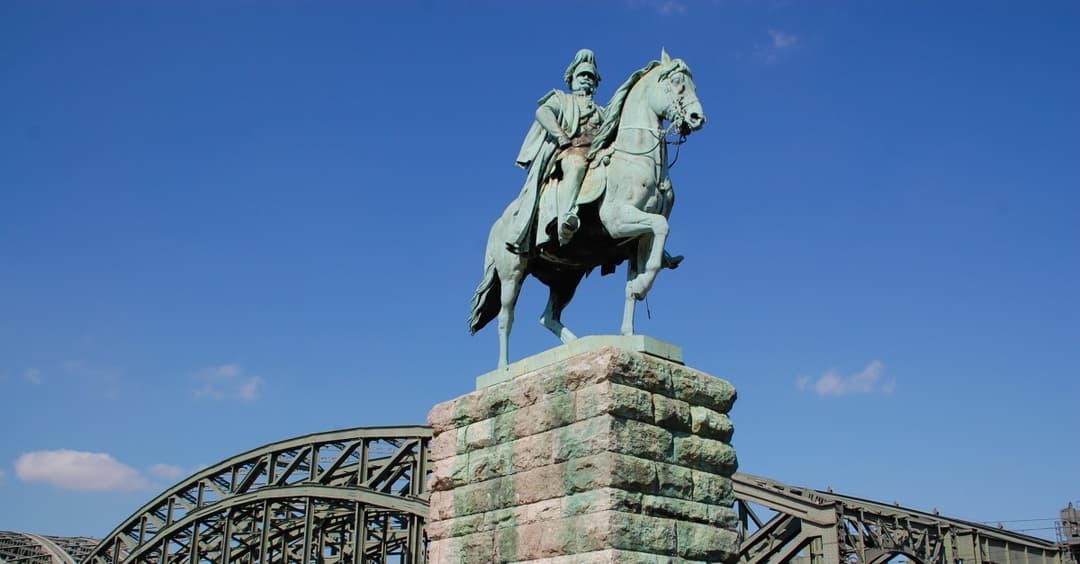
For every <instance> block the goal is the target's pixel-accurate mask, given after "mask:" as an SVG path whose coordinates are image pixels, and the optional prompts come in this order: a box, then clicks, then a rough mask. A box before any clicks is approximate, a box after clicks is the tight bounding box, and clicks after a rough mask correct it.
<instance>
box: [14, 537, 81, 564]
mask: <svg viewBox="0 0 1080 564" xmlns="http://www.w3.org/2000/svg"><path fill="white" fill-rule="evenodd" d="M97 543H98V541H97V539H91V538H86V537H50V536H45V535H32V534H30V533H15V532H11V531H0V563H11V564H15V563H16V562H17V563H18V564H75V563H76V562H78V561H80V560H82V559H83V558H84V557H85V556H86V555H88V554H90V551H91V550H92V549H93V548H94V545H96V544H97Z"/></svg>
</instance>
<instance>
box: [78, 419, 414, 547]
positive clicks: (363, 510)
mask: <svg viewBox="0 0 1080 564" xmlns="http://www.w3.org/2000/svg"><path fill="white" fill-rule="evenodd" d="M430 439H431V429H430V428H428V427H422V426H415V427H368V428H358V429H348V430H342V431H332V432H328V433H318V434H313V435H307V436H303V437H298V438H295V439H290V440H286V441H281V442H278V443H273V444H270V445H266V446H264V447H261V448H257V449H255V450H252V451H249V452H246V453H244V454H240V455H238V456H234V457H232V458H229V459H227V460H225V461H223V462H221V463H219V464H217V465H215V466H213V467H210V468H206V469H205V470H202V471H200V472H198V473H196V474H195V475H193V476H191V477H190V478H187V479H185V480H184V481H182V482H180V483H179V484H177V485H175V486H173V487H171V488H169V489H168V490H166V491H165V492H163V493H162V494H161V495H159V496H157V497H156V498H154V499H153V500H151V501H150V502H149V503H147V504H146V505H144V506H143V507H142V508H141V509H139V510H138V511H137V512H136V513H135V514H134V515H132V516H131V517H129V518H128V519H127V520H126V521H124V522H123V523H122V524H121V525H120V526H119V527H117V528H116V529H114V530H113V531H112V533H110V534H109V535H108V536H107V537H106V538H105V539H104V540H102V541H101V543H100V544H98V545H97V547H95V548H94V550H93V552H92V553H91V554H90V555H89V556H88V557H87V558H85V559H84V560H83V562H86V563H95V564H97V563H114V562H157V563H168V562H187V563H199V562H214V563H226V562H230V563H231V562H243V563H254V562H327V563H333V562H370V563H373V564H383V563H391V562H394V563H397V562H400V563H406V562H408V563H417V562H422V561H423V560H424V558H423V555H424V552H425V548H426V541H425V539H424V536H423V525H424V519H425V518H426V516H427V509H428V503H427V499H428V494H427V492H426V483H427V474H428V455H427V452H428V443H429V441H430Z"/></svg>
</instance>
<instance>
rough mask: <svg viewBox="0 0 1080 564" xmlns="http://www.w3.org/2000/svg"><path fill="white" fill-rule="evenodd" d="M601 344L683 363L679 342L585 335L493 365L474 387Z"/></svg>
mask: <svg viewBox="0 0 1080 564" xmlns="http://www.w3.org/2000/svg"><path fill="white" fill-rule="evenodd" d="M603 347H615V348H617V349H621V350H624V351H629V352H640V353H645V354H647V355H649V356H655V357H657V358H662V359H664V360H669V361H671V362H675V363H678V364H683V350H682V347H680V346H679V345H673V344H671V343H665V342H664V341H661V340H658V339H654V338H652V337H647V336H645V335H589V336H587V337H581V338H579V339H575V340H573V341H570V342H569V343H566V344H565V345H561V346H558V347H555V348H553V349H548V350H546V351H544V352H542V353H539V354H534V355H532V356H530V357H526V358H524V359H522V360H519V361H517V362H514V363H512V364H508V365H506V366H505V367H504V368H497V369H495V370H492V371H491V372H488V373H486V374H482V375H480V376H477V378H476V389H477V390H482V389H484V388H487V387H490V386H494V385H495V384H498V383H500V382H506V381H507V380H512V379H514V378H517V377H518V376H521V375H523V374H527V373H529V372H533V371H535V370H539V369H540V368H544V367H545V366H551V365H552V364H557V363H559V362H562V361H564V360H566V359H568V358H570V357H574V356H577V355H579V354H582V353H587V352H591V351H595V350H598V349H601V348H603Z"/></svg>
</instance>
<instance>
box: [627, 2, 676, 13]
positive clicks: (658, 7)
mask: <svg viewBox="0 0 1080 564" xmlns="http://www.w3.org/2000/svg"><path fill="white" fill-rule="evenodd" d="M626 5H627V6H629V7H630V8H633V9H638V8H642V7H646V8H651V9H653V10H655V11H656V12H657V13H658V14H660V15H663V16H670V15H673V14H677V15H680V16H681V15H684V14H686V12H687V7H686V4H684V3H683V2H680V1H679V0H626Z"/></svg>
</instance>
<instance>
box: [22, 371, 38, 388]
mask: <svg viewBox="0 0 1080 564" xmlns="http://www.w3.org/2000/svg"><path fill="white" fill-rule="evenodd" d="M22 376H23V380H26V381H27V382H30V383H31V384H33V385H35V386H36V385H38V384H40V383H41V370H39V369H37V368H27V369H25V370H23V373H22Z"/></svg>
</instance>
